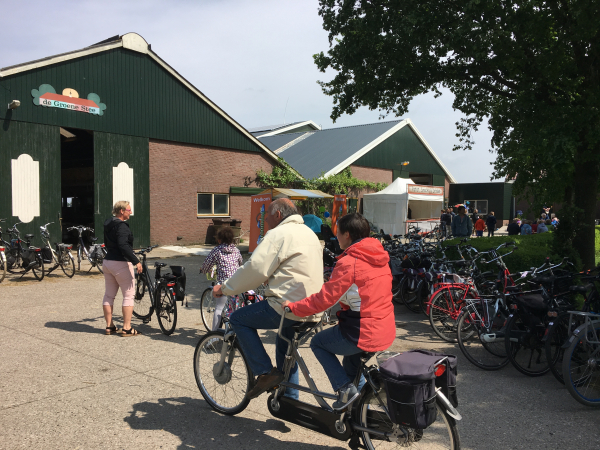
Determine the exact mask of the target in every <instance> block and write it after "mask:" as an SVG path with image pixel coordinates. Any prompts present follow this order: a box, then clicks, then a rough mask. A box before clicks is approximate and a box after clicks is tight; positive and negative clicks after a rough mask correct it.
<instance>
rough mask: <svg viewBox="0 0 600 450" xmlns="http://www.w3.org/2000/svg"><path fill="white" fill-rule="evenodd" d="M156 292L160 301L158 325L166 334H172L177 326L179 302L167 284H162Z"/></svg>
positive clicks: (157, 306) (157, 309)
mask: <svg viewBox="0 0 600 450" xmlns="http://www.w3.org/2000/svg"><path fill="white" fill-rule="evenodd" d="M156 294H157V295H158V301H157V302H156V318H157V319H158V326H159V327H160V329H161V331H162V332H163V334H164V335H166V336H170V335H171V334H173V331H175V326H177V303H176V302H175V296H174V295H173V292H172V291H170V290H169V289H167V287H166V286H161V287H160V288H159V289H158V290H157V293H156Z"/></svg>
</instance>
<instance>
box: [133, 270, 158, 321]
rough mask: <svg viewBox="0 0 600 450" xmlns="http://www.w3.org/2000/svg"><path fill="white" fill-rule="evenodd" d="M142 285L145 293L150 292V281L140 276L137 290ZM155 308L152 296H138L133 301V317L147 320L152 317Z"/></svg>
mask: <svg viewBox="0 0 600 450" xmlns="http://www.w3.org/2000/svg"><path fill="white" fill-rule="evenodd" d="M140 282H141V283H142V285H143V290H144V292H145V291H146V290H148V281H147V280H146V278H145V277H144V276H139V277H138V278H137V281H136V290H137V288H138V286H139V283H140ZM153 312H154V306H153V305H152V294H151V293H150V292H148V295H143V296H141V297H140V298H138V296H137V295H136V296H135V297H134V299H133V315H134V316H135V317H137V318H138V319H141V320H147V319H149V318H150V317H151V316H152V313H153Z"/></svg>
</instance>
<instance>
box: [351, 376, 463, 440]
mask: <svg viewBox="0 0 600 450" xmlns="http://www.w3.org/2000/svg"><path fill="white" fill-rule="evenodd" d="M365 389H366V390H367V391H366V392H365V393H364V395H363V396H362V398H361V399H360V400H359V404H358V407H357V410H356V414H357V415H358V417H357V419H358V421H359V422H360V425H361V426H363V427H365V428H372V429H375V430H378V431H384V432H394V433H397V434H396V436H395V437H396V439H395V440H394V441H387V440H383V439H382V438H381V437H379V436H377V435H375V434H371V433H369V432H367V431H361V435H362V441H363V444H364V445H365V447H366V448H367V449H368V450H374V449H376V448H377V449H395V448H414V449H421V448H422V449H431V450H438V449H439V450H441V449H453V450H458V449H460V436H459V434H458V429H457V427H456V421H455V420H454V419H453V418H452V417H450V416H449V415H448V413H447V412H446V409H445V408H444V407H443V405H442V404H441V403H440V402H439V400H438V401H437V402H436V406H437V418H436V420H435V422H433V423H432V424H431V425H430V426H429V427H427V428H426V429H424V430H419V429H413V428H401V427H400V426H399V425H397V424H394V423H392V422H391V420H390V418H389V417H388V415H387V414H386V412H385V411H386V410H385V408H387V399H386V394H385V391H384V390H383V389H381V390H380V391H379V392H378V394H379V399H381V403H383V405H382V404H381V403H380V400H379V399H378V398H377V396H375V393H374V392H373V389H372V388H371V386H366V387H365Z"/></svg>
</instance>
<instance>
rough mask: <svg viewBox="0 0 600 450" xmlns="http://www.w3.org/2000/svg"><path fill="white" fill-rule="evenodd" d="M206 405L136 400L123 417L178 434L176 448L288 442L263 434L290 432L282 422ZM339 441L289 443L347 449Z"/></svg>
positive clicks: (140, 426)
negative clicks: (334, 444)
mask: <svg viewBox="0 0 600 450" xmlns="http://www.w3.org/2000/svg"><path fill="white" fill-rule="evenodd" d="M209 408H210V407H209V406H208V404H207V403H206V402H205V401H204V400H199V399H195V398H191V397H178V398H161V399H159V400H158V403H155V402H141V403H136V404H135V405H133V411H131V413H130V415H129V416H128V417H125V418H124V419H123V420H124V421H125V422H126V423H127V424H129V426H130V427H131V428H132V429H134V430H164V431H167V432H169V433H171V434H173V435H175V436H177V437H179V439H181V444H180V445H179V447H177V448H178V449H179V450H184V449H191V448H206V447H210V448H212V446H211V445H210V444H214V446H215V447H218V448H230V449H257V450H264V449H265V448H286V446H287V445H290V444H291V443H288V442H287V441H280V440H279V439H277V438H276V437H273V436H270V435H269V434H266V433H265V432H266V431H274V432H278V433H290V432H291V431H292V430H291V429H290V428H289V427H288V426H287V425H286V424H285V422H282V421H280V420H276V419H266V420H254V419H248V418H245V417H232V416H225V415H221V414H218V413H216V412H214V411H212V410H210V409H209ZM319 439H320V435H319V434H315V438H314V440H315V441H318V440H319ZM157 444H160V443H157ZM340 444H341V445H340V446H338V447H331V446H329V445H325V444H323V445H319V444H303V443H294V444H292V445H293V447H294V448H295V449H300V450H317V449H326V448H327V449H347V447H346V446H345V445H344V444H343V443H341V442H340ZM158 446H159V445H157V447H158Z"/></svg>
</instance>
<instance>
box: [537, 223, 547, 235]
mask: <svg viewBox="0 0 600 450" xmlns="http://www.w3.org/2000/svg"><path fill="white" fill-rule="evenodd" d="M547 231H548V227H547V226H546V224H545V223H544V221H543V220H538V225H537V233H538V234H540V233H546V232H547Z"/></svg>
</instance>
